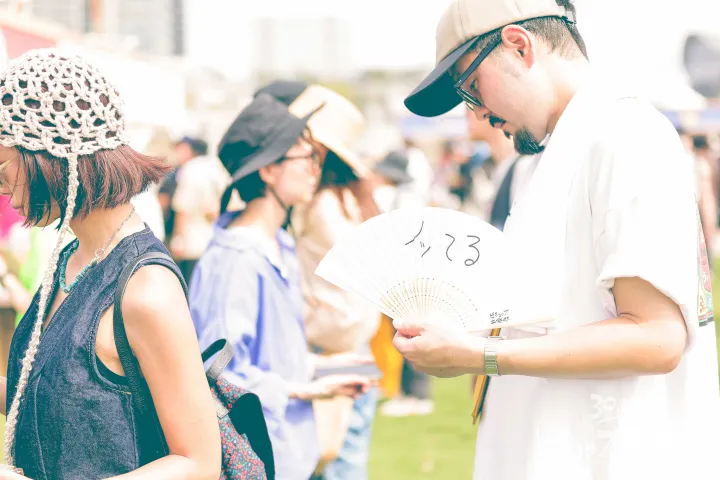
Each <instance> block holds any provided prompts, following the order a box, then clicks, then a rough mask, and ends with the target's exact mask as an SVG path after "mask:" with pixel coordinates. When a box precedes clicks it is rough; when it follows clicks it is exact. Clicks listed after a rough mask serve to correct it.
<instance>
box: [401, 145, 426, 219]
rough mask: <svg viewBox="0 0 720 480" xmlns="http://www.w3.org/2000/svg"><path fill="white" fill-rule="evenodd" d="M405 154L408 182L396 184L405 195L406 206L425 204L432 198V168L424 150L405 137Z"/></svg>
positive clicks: (404, 202)
mask: <svg viewBox="0 0 720 480" xmlns="http://www.w3.org/2000/svg"><path fill="white" fill-rule="evenodd" d="M404 143H405V154H406V155H407V159H408V167H407V173H408V175H410V178H411V179H412V181H411V182H409V183H403V184H402V185H398V188H399V193H400V195H402V196H403V197H405V198H404V199H403V201H402V203H403V204H404V205H406V206H410V205H415V206H422V207H424V206H427V205H429V204H430V202H431V200H432V184H433V169H432V166H431V165H430V160H428V158H427V155H425V152H424V151H423V150H422V149H421V148H420V147H419V146H418V145H417V144H416V143H415V142H414V141H412V140H410V139H405V141H404Z"/></svg>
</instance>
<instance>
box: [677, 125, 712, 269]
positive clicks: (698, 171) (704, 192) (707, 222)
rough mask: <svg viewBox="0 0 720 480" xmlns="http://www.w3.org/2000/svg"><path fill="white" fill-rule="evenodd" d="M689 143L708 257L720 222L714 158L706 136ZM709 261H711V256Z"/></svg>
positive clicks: (696, 136)
mask: <svg viewBox="0 0 720 480" xmlns="http://www.w3.org/2000/svg"><path fill="white" fill-rule="evenodd" d="M680 133H683V132H680ZM691 141H692V150H689V151H688V153H689V154H690V156H691V158H692V160H693V164H694V171H695V195H696V196H697V201H698V207H699V209H700V221H701V222H702V228H703V233H704V234H705V245H707V250H708V255H710V254H712V252H713V248H714V247H715V238H716V235H715V234H716V232H717V229H718V221H719V220H720V219H719V218H718V210H720V209H719V208H718V189H717V185H718V183H717V182H716V181H715V179H716V178H717V176H716V172H717V165H716V164H715V159H716V157H715V155H714V154H713V152H712V149H711V148H710V143H709V142H708V138H707V136H706V135H694V136H693V137H692V139H691ZM710 260H711V261H712V256H711V257H710Z"/></svg>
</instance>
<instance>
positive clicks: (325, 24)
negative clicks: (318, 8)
mask: <svg viewBox="0 0 720 480" xmlns="http://www.w3.org/2000/svg"><path fill="white" fill-rule="evenodd" d="M351 27H352V26H351V25H350V24H349V22H348V21H347V20H344V19H340V18H288V17H285V18H260V19H257V20H256V21H255V22H254V23H253V28H252V42H251V43H252V45H254V51H253V52H252V53H253V55H252V56H253V67H254V68H253V71H254V73H256V74H257V75H258V76H259V77H260V78H275V77H287V78H291V77H305V78H323V79H325V80H336V79H346V78H349V77H351V76H352V75H353V74H354V73H355V70H356V66H355V64H354V61H353V57H354V50H353V34H352V31H353V29H352V28H351Z"/></svg>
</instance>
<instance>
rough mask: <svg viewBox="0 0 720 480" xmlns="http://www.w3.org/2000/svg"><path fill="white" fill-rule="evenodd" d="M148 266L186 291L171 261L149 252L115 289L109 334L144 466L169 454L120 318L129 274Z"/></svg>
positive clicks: (126, 270) (129, 267)
mask: <svg viewBox="0 0 720 480" xmlns="http://www.w3.org/2000/svg"><path fill="white" fill-rule="evenodd" d="M149 264H160V265H164V266H166V267H168V268H169V269H170V270H171V271H172V272H173V273H174V274H175V275H177V277H178V279H179V280H180V284H181V285H182V287H183V291H184V292H185V296H186V297H187V294H188V289H187V285H186V284H185V280H184V279H183V278H182V275H180V273H179V272H178V271H177V270H175V269H172V268H171V266H172V265H174V262H173V260H172V259H171V258H170V257H169V256H168V255H166V254H164V253H160V252H149V253H145V254H143V255H140V256H139V257H137V258H136V259H135V260H133V261H132V262H130V263H129V264H128V265H127V266H126V267H125V268H124V269H123V271H122V273H121V274H120V277H119V279H118V282H117V286H116V288H115V302H114V304H115V308H114V311H113V333H114V335H115V348H117V352H118V356H119V357H120V363H122V367H123V370H124V371H125V378H126V379H127V382H128V386H129V388H130V393H132V402H133V406H134V408H135V417H136V418H135V425H136V428H137V429H138V439H139V440H138V441H139V442H140V463H141V465H145V464H147V463H150V462H152V461H154V460H157V459H158V458H161V457H164V456H166V455H167V454H168V453H169V450H168V447H167V443H166V441H165V435H164V434H163V431H162V427H161V426H160V421H159V419H158V417H157V412H156V411H155V406H154V405H153V401H152V396H151V394H150V389H149V388H148V386H147V383H146V382H145V378H144V377H143V375H142V371H141V370H140V364H139V363H138V361H137V359H136V358H135V356H134V355H133V353H132V349H131V348H130V342H128V338H127V333H126V331H125V322H124V320H123V315H122V300H123V296H124V295H125V290H126V289H127V285H128V282H129V281H130V277H132V275H133V273H135V271H137V270H138V268H140V267H141V266H144V265H149Z"/></svg>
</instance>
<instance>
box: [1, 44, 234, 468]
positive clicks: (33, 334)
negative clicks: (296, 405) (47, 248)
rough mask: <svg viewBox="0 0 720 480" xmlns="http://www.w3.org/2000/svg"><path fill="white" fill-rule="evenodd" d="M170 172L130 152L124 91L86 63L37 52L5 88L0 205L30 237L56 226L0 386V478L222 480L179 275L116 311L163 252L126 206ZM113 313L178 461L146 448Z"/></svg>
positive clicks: (156, 280) (152, 281)
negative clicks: (2, 199)
mask: <svg viewBox="0 0 720 480" xmlns="http://www.w3.org/2000/svg"><path fill="white" fill-rule="evenodd" d="M167 171H168V168H167V166H166V165H165V163H164V162H163V161H162V160H160V159H158V158H153V157H148V156H145V155H142V154H140V153H138V152H136V151H134V150H133V149H132V148H131V147H129V146H128V138H127V136H126V132H125V127H124V119H123V112H122V103H121V101H120V98H119V97H118V93H117V91H116V90H115V88H114V87H113V86H112V85H110V83H108V82H107V80H106V79H105V78H104V77H103V76H102V75H101V74H100V73H99V72H98V71H97V70H96V69H95V68H94V67H92V66H91V65H89V64H87V63H85V62H84V61H83V60H82V59H80V58H77V57H66V56H64V55H63V54H61V53H59V52H55V51H52V50H36V51H32V52H30V53H28V54H26V55H24V56H23V57H21V58H19V59H17V60H15V61H13V62H12V63H11V64H10V66H9V67H8V68H7V70H6V71H5V72H4V73H3V74H1V75H0V194H6V195H10V196H11V202H12V205H13V207H14V208H15V209H17V210H18V211H19V212H20V213H21V214H22V215H23V216H24V217H25V218H26V219H27V223H28V225H35V226H45V225H49V224H52V223H53V222H54V221H55V220H58V219H59V239H58V243H57V245H56V247H55V249H54V250H53V252H52V254H51V256H50V262H49V266H48V268H47V270H46V272H45V276H44V278H43V280H42V284H41V287H40V290H39V293H38V294H37V295H36V296H35V298H34V299H33V302H32V304H31V305H30V307H29V309H28V311H27V312H26V314H25V317H24V318H23V320H22V321H21V322H20V325H19V326H18V328H17V330H16V332H15V335H14V337H13V341H12V346H11V349H10V358H9V362H8V376H7V379H0V394H1V398H0V404H1V405H3V408H4V410H3V412H2V413H7V423H6V427H5V456H4V460H5V463H6V465H5V466H4V468H2V469H0V478H33V479H46V478H57V479H64V478H67V479H80V478H113V477H117V476H122V478H127V479H132V478H153V479H177V478H193V479H211V478H212V479H217V478H218V476H219V474H220V455H221V449H220V435H219V429H218V423H217V419H216V415H215V406H214V403H213V401H212V398H211V395H210V392H209V387H208V384H207V380H206V378H205V372H204V369H203V365H202V361H201V357H200V350H199V347H198V343H197V340H196V337H195V332H194V329H193V325H192V321H191V318H190V314H189V310H188V307H187V306H186V305H187V304H186V302H185V298H184V292H183V286H182V284H181V282H180V280H179V279H178V277H177V275H179V271H178V269H177V267H176V266H175V265H174V264H173V263H172V262H166V263H163V264H162V265H160V264H153V265H147V266H146V265H145V264H143V265H142V268H139V269H138V270H137V271H136V272H135V273H134V275H132V277H131V278H130V280H129V283H128V286H127V289H126V291H125V295H124V297H123V300H122V305H115V306H114V305H113V298H114V291H115V286H116V284H117V282H118V277H119V276H120V273H121V271H122V270H123V268H124V267H125V266H126V265H128V264H129V263H130V262H132V261H134V260H135V259H137V258H138V257H139V256H140V255H142V254H145V253H148V252H159V253H167V251H166V250H165V248H164V247H163V245H162V243H160V241H159V240H158V239H157V238H156V237H155V236H154V235H153V234H152V232H151V231H150V230H149V228H148V227H147V226H146V225H145V224H143V222H142V221H141V220H140V218H139V217H138V216H137V215H136V214H135V213H134V208H133V206H132V204H131V203H130V200H131V198H132V197H133V196H135V195H136V194H138V193H140V192H142V191H144V190H145V189H146V188H147V187H148V185H150V184H152V183H154V182H157V181H158V180H160V179H161V178H162V177H163V175H164V174H165V173H166V172H167ZM70 230H72V232H73V233H74V234H75V236H76V240H74V241H72V242H71V243H70V244H69V245H68V246H67V247H66V248H62V242H63V239H64V238H65V236H66V234H67V233H68V232H69V231H70ZM114 308H121V311H122V315H123V317H124V325H125V331H126V336H127V340H128V341H129V345H130V348H131V350H132V355H134V357H135V358H134V360H133V361H136V362H137V364H139V367H140V369H141V370H142V374H143V376H144V378H145V381H146V383H147V386H148V387H149V390H150V392H151V394H152V399H153V403H154V407H155V410H156V412H157V417H158V419H159V423H160V426H161V429H162V434H163V436H164V441H165V443H166V444H167V445H166V446H167V450H168V451H169V452H170V453H169V454H168V455H166V456H163V457H161V458H157V457H158V455H157V454H156V453H154V452H156V451H157V450H159V448H155V447H156V446H152V448H147V443H146V442H145V441H143V442H141V439H140V437H139V435H138V432H139V430H138V428H139V426H138V424H137V422H136V418H137V412H135V411H134V403H133V397H132V396H131V395H130V388H129V386H128V379H127V378H126V377H125V376H124V370H123V368H122V365H123V364H122V362H121V360H120V358H119V355H118V351H117V349H116V347H115V337H114V334H113V313H114ZM126 365H127V363H126ZM141 445H142V446H141ZM22 475H25V476H26V477H23V476H22Z"/></svg>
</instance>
